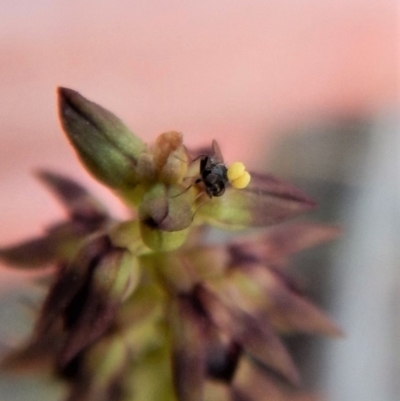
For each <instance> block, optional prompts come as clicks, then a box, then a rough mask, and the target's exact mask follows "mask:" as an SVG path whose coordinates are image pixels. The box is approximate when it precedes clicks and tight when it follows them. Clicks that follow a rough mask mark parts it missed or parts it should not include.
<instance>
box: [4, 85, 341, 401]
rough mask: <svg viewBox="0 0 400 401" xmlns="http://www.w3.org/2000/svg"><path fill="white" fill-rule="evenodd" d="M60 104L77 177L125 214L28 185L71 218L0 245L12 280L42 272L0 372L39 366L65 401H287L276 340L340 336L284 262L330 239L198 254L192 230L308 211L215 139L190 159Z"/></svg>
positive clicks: (319, 234)
mask: <svg viewBox="0 0 400 401" xmlns="http://www.w3.org/2000/svg"><path fill="white" fill-rule="evenodd" d="M59 106H60V118H61V124H62V127H63V128H64V130H65V133H66V135H67V137H68V139H69V141H70V143H71V145H72V146H73V147H74V149H75V151H76V153H77V155H78V157H79V158H80V160H81V161H82V163H83V164H84V166H85V167H86V168H87V170H88V171H89V172H90V173H92V175H93V176H94V177H95V178H96V179H98V180H99V181H100V182H102V183H103V184H105V185H106V186H108V187H109V188H110V189H112V190H113V191H114V193H115V194H116V195H117V196H119V197H120V198H121V199H122V200H123V201H124V202H125V203H126V205H127V206H128V207H129V208H130V209H132V211H133V213H132V215H133V216H134V217H131V218H130V219H129V220H126V221H117V220H116V219H114V218H112V217H111V216H110V215H109V214H108V212H107V210H106V209H105V208H104V207H103V206H102V205H100V204H99V203H98V202H97V201H96V200H95V199H94V198H93V197H92V196H91V195H90V194H89V193H88V192H87V191H86V190H85V189H84V188H82V187H81V186H80V185H79V184H77V183H76V182H74V181H72V180H70V179H68V178H66V177H64V176H62V175H58V174H54V173H48V172H41V173H40V175H39V177H40V178H41V180H42V181H43V182H44V183H45V184H46V185H47V186H49V187H50V189H51V190H52V191H53V192H54V193H55V194H56V196H57V197H58V198H59V199H60V200H61V201H62V203H63V205H64V206H65V208H66V211H67V214H68V217H69V218H68V219H67V220H64V221H61V222H60V223H59V224H55V225H53V226H52V227H50V229H48V230H47V231H46V232H45V235H43V236H42V237H40V238H35V239H33V240H30V241H26V242H25V243H22V244H18V245H15V246H10V247H8V248H3V249H1V248H0V258H1V259H2V260H3V261H5V262H7V263H8V264H11V265H14V266H17V267H20V268H21V267H22V268H35V267H42V266H46V265H48V264H53V265H54V266H55V280H54V282H53V283H52V284H51V286H50V288H49V290H48V294H47V296H46V298H45V300H44V304H43V306H42V308H41V310H40V314H39V317H38V319H37V323H36V325H35V329H34V333H33V336H32V338H31V339H30V341H28V343H27V344H26V345H25V347H22V348H21V349H19V350H16V351H15V352H14V353H12V354H11V355H10V356H9V357H7V358H6V359H5V360H4V361H3V363H2V365H0V368H2V369H11V368H19V367H26V365H29V366H32V367H34V369H39V368H40V366H43V365H44V364H45V363H48V364H50V369H49V370H48V371H51V372H54V373H55V377H56V378H58V379H61V380H64V381H65V382H67V383H68V385H69V394H68V398H67V400H68V401H72V400H73V401H110V400H113V401H132V400H146V401H160V400H168V401H203V400H204V399H207V400H211V399H218V400H219V401H232V400H239V399H246V400H248V399H259V400H260V401H267V400H268V401H270V400H272V399H274V400H275V399H280V400H283V399H284V400H292V399H293V398H292V395H295V393H294V392H293V391H292V389H291V390H290V391H289V392H288V391H287V388H286V387H281V388H277V387H276V386H275V384H274V383H275V382H274V380H272V378H271V377H281V378H282V379H284V380H286V382H287V384H289V383H291V384H292V385H295V384H297V383H298V373H297V370H296V368H295V366H294V364H293V361H292V360H291V358H290V355H289V354H288V352H287V350H286V348H285V346H284V344H283V342H282V341H281V338H280V334H282V333H292V332H298V331H303V332H308V333H319V334H328V335H338V334H340V330H338V329H337V327H336V326H335V325H334V324H333V323H332V322H331V321H330V320H329V319H328V318H327V317H326V316H325V315H324V314H323V313H322V312H320V311H319V310H318V309H317V308H315V307H314V306H313V305H312V304H311V303H310V302H308V301H307V300H306V299H305V298H304V297H303V296H302V295H301V294H300V293H299V292H298V291H296V290H295V287H294V286H293V285H292V282H291V280H290V279H289V277H288V275H287V273H286V272H285V271H284V262H285V261H286V260H287V258H288V257H289V256H290V255H291V254H292V253H294V252H297V251H300V250H302V249H306V248H308V247H310V246H313V245H317V244H319V243H321V242H325V241H327V240H330V239H332V238H334V237H335V236H336V235H337V230H336V229H335V228H332V227H325V226H316V225H309V224H292V225H283V226H279V227H278V228H274V229H272V230H269V231H267V233H266V234H265V233H264V234H261V233H260V232H259V233H258V234H257V237H254V238H253V239H250V240H239V241H236V242H233V243H228V244H213V245H207V244H206V241H202V233H203V232H204V230H203V229H202V228H204V227H208V226H211V227H218V228H224V229H227V230H237V229H248V228H256V227H257V228H263V227H266V226H269V225H271V224H276V223H279V222H281V221H282V220H287V219H289V218H290V217H293V216H296V215H298V214H301V213H303V212H306V211H309V210H311V209H313V208H314V207H315V203H314V202H313V201H312V200H311V199H310V198H308V197H307V196H306V195H304V194H303V193H302V192H301V191H299V190H298V189H296V188H295V187H293V186H292V185H290V184H288V183H285V182H283V181H281V180H279V179H276V178H274V177H272V176H270V175H264V174H257V173H253V174H252V176H250V173H249V172H247V171H246V169H245V166H244V164H243V163H241V162H235V163H232V164H231V165H228V166H227V165H225V163H224V160H223V156H222V153H221V150H220V147H219V145H218V143H217V142H216V141H215V140H214V141H213V142H212V146H211V152H210V151H208V153H207V152H205V154H202V155H200V156H198V157H197V158H195V159H191V160H190V157H189V154H188V152H187V150H186V147H185V146H184V145H183V136H182V134H180V133H178V132H175V131H173V132H166V133H163V134H161V135H160V136H159V137H158V138H157V139H156V141H155V143H154V144H153V145H152V146H149V145H147V144H145V143H144V142H143V141H142V140H141V139H140V138H139V137H137V136H136V135H134V134H133V133H131V132H130V131H129V129H128V128H127V127H126V126H125V125H124V124H123V122H122V121H121V120H119V119H118V118H117V117H116V116H114V115H113V114H112V113H110V112H109V111H107V110H105V109H104V108H102V107H101V106H99V105H97V104H95V103H93V102H91V101H89V100H87V99H85V98H84V97H83V96H81V95H80V94H79V93H77V92H75V91H72V90H70V89H65V88H60V90H59ZM195 160H199V165H198V164H194V163H193V162H194V161H195ZM187 177H191V178H192V180H194V181H193V182H192V184H191V185H190V186H189V187H187V186H186V184H185V181H184V180H185V178H187ZM250 180H251V181H252V182H251V185H249V183H250ZM203 195H204V196H203ZM207 197H208V198H209V199H206V202H204V198H207ZM202 198H203V199H202ZM197 211H198V212H197ZM194 212H195V213H196V221H195V222H194V221H193V216H194ZM199 228H200V229H199ZM277 267H279V269H278V268H277ZM249 356H250V358H249ZM271 372H272V373H273V375H272V376H271V375H270V374H271ZM280 381H282V380H280ZM154 383H157V385H154ZM278 387H279V386H278ZM210 389H211V390H210ZM221 390H222V392H221ZM210 391H211V393H210ZM210 395H211V396H210ZM265 397H266V398H265Z"/></svg>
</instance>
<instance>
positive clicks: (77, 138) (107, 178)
mask: <svg viewBox="0 0 400 401" xmlns="http://www.w3.org/2000/svg"><path fill="white" fill-rule="evenodd" d="M58 95H59V112H60V119H61V125H62V127H63V128H64V130H65V133H66V134H67V136H68V139H69V141H70V142H71V145H72V146H73V147H74V148H75V150H76V152H77V154H78V156H79V158H80V159H81V161H82V162H83V164H84V165H85V167H86V168H87V169H88V170H89V171H90V172H91V173H92V174H93V175H94V176H95V177H96V178H97V179H98V180H100V181H101V182H103V183H104V184H106V185H108V186H109V187H111V188H114V189H123V188H127V187H128V188H129V187H132V186H135V185H136V184H137V181H138V180H137V175H136V172H135V165H136V163H137V159H138V157H139V155H140V154H141V153H142V152H143V151H144V150H145V148H146V147H145V144H144V143H143V142H142V141H141V140H140V139H139V138H137V137H136V136H135V135H133V134H132V133H131V132H130V131H129V129H128V128H127V127H126V126H125V125H124V124H123V123H122V121H121V120H120V119H119V118H117V117H116V116H115V115H114V114H112V113H111V112H109V111H107V110H106V109H104V108H103V107H101V106H99V105H97V104H96V103H93V102H91V101H89V100H87V99H85V98H84V97H83V96H81V95H80V94H79V93H78V92H75V91H73V90H71V89H67V88H59V89H58Z"/></svg>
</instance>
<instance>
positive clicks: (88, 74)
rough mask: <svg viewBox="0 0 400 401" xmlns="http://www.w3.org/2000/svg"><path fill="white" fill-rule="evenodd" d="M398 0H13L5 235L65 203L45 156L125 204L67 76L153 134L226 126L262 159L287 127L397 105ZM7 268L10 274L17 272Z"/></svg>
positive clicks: (3, 65)
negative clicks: (64, 115)
mask: <svg viewBox="0 0 400 401" xmlns="http://www.w3.org/2000/svg"><path fill="white" fill-rule="evenodd" d="M396 3H397V2H396V1H395V0H347V1H339V0H322V1H316V0H314V1H312V0H296V1H293V0H292V1H281V0H263V1H262V0H257V1H256V0H255V1H243V0H242V1H239V0H230V1H218V2H215V1H211V0H203V1H195V0H189V1H163V0H153V1H148V0H147V1H145V0H136V1H127V0H125V1H115V2H111V1H102V0H96V1H95V0H89V1H85V2H77V1H75V2H74V1H71V0H68V1H67V0H59V1H50V0H35V1H15V2H12V1H7V0H3V1H2V2H1V3H0V96H1V108H0V127H1V147H0V191H1V192H0V193H1V196H0V207H1V210H2V217H1V225H0V244H2V245H5V244H11V243H13V242H15V241H17V240H20V239H22V238H26V237H28V236H31V235H34V234H39V233H40V231H41V229H42V227H44V225H46V224H48V223H50V222H52V221H54V220H55V219H57V218H60V217H61V216H62V214H61V210H60V209H59V208H58V206H57V205H56V204H55V202H53V200H52V199H51V197H50V196H49V195H48V194H47V192H46V191H45V190H44V189H43V188H41V187H40V185H39V184H38V183H37V182H36V181H35V179H34V178H33V177H32V174H31V173H32V171H33V170H34V169H35V168H38V167H46V168H52V169H55V170H56V171H60V172H63V173H68V174H70V175H72V176H73V177H81V180H82V181H84V182H87V183H88V184H89V186H91V188H92V189H93V190H94V191H95V192H96V193H99V194H101V196H102V197H103V198H105V199H106V202H109V203H110V204H115V201H114V200H113V197H112V196H111V195H109V194H108V192H107V191H106V190H104V189H103V188H102V187H101V186H100V185H98V184H96V183H94V182H93V181H92V180H91V179H90V178H89V177H88V175H87V174H86V173H84V171H83V169H82V168H81V167H80V165H79V163H78V162H77V160H76V158H75V155H74V153H73V151H72V149H71V148H70V147H69V145H68V144H67V141H66V140H65V138H64V136H63V134H62V132H61V129H60V127H59V124H58V120H57V112H56V98H55V88H56V86H59V85H61V86H67V87H70V88H72V89H75V90H78V91H79V92H81V93H82V94H83V95H84V96H86V97H88V98H89V99H91V100H94V101H95V102H97V103H99V104H101V105H103V106H104V107H106V108H108V109H110V110H111V111H113V112H114V113H115V114H117V115H118V116H119V117H121V118H122V119H123V120H124V121H125V122H126V123H127V125H128V126H130V127H131V128H132V130H133V131H134V132H135V133H137V134H138V135H139V136H141V137H142V138H145V140H146V141H149V142H151V141H152V140H153V139H154V138H155V137H156V136H157V135H158V134H159V133H161V132H163V131H167V130H178V131H182V132H183V133H184V135H185V138H186V143H187V144H188V145H189V146H196V145H202V144H204V143H205V142H210V141H211V139H212V138H215V139H218V141H219V142H220V144H221V147H222V148H223V151H224V154H225V155H226V156H225V157H226V159H227V160H236V159H239V160H243V161H245V162H246V163H247V165H248V166H249V168H253V169H254V168H259V166H260V165H261V166H262V167H263V168H264V167H265V165H266V164H267V165H268V160H269V156H270V152H271V150H272V149H273V147H274V146H275V144H276V143H277V141H281V140H282V136H284V135H289V134H284V133H285V132H287V133H288V132H293V135H296V127H304V126H307V125H309V124H313V123H314V122H315V121H320V120H324V119H327V118H343V117H349V116H357V117H358V118H373V117H374V116H379V115H382V114H385V113H387V112H389V111H391V110H393V109H396V108H397V107H398V106H399V98H398V94H399V93H398V89H399V88H398V81H397V78H398V77H397V67H398V66H397V62H398V58H397V57H396V50H398V46H397V41H398V35H397V33H398V31H397V28H398V26H397V24H398V20H397V17H398V5H397V4H396ZM299 135H300V134H299ZM321 135H323V133H321ZM117 205H118V206H117V213H123V211H124V209H123V208H122V207H121V206H120V205H119V204H118V203H117ZM2 277H3V278H2V281H1V283H0V286H1V285H3V286H4V285H8V283H9V282H10V281H15V277H16V276H10V274H8V273H7V274H5V273H3V275H2Z"/></svg>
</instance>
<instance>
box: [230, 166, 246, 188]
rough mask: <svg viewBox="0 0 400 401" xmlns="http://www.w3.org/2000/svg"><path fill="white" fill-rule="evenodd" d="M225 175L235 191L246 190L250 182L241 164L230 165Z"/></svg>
mask: <svg viewBox="0 0 400 401" xmlns="http://www.w3.org/2000/svg"><path fill="white" fill-rule="evenodd" d="M227 175H228V180H229V182H230V184H231V185H232V186H233V188H236V189H243V188H246V187H247V185H249V182H250V180H251V176H250V174H249V173H248V172H247V171H246V168H245V167H244V164H243V163H241V162H235V163H232V164H231V165H230V166H229V167H228V171H227Z"/></svg>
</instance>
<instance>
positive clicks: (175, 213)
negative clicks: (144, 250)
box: [139, 184, 192, 251]
mask: <svg viewBox="0 0 400 401" xmlns="http://www.w3.org/2000/svg"><path fill="white" fill-rule="evenodd" d="M183 191H184V190H182V188H181V187H179V186H174V187H166V186H165V185H163V184H156V185H154V186H153V187H152V188H150V190H149V191H147V192H146V194H145V195H144V196H143V200H142V203H141V204H140V207H139V219H140V232H141V236H142V239H143V242H144V243H145V244H146V245H147V246H148V247H149V248H151V249H153V250H157V251H167V250H173V249H176V248H179V247H180V246H181V245H182V244H183V242H184V241H185V239H186V236H187V231H188V230H187V228H188V227H189V226H190V224H191V223H192V211H191V202H190V197H189V195H188V194H187V193H182V192H183Z"/></svg>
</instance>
